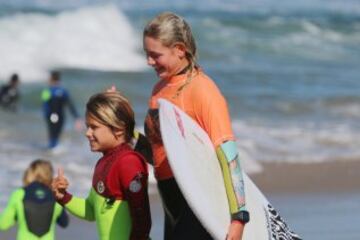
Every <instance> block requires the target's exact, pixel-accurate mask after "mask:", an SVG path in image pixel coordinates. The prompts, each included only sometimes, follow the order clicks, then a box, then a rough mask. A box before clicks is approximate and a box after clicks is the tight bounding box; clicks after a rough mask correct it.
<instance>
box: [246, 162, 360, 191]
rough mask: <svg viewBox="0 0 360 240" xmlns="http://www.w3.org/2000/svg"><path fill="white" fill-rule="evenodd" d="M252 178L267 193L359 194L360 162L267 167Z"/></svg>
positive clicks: (266, 165)
mask: <svg viewBox="0 0 360 240" xmlns="http://www.w3.org/2000/svg"><path fill="white" fill-rule="evenodd" d="M263 167H264V171H263V172H261V173H259V174H254V175H251V178H252V180H253V181H254V182H255V183H256V185H257V186H258V187H259V188H260V189H261V190H262V191H263V192H264V193H320V192H321V193H326V192H339V193H341V192H353V191H357V192H359V191H360V160H358V161H355V160H354V161H342V162H339V161H338V162H329V163H311V164H288V163H272V164H264V165H263Z"/></svg>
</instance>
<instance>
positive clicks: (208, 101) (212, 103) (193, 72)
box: [143, 12, 249, 240]
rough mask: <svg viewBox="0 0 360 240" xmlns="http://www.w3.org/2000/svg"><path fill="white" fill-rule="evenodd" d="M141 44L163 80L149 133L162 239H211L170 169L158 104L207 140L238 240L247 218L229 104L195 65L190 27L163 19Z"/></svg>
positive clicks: (232, 238)
mask: <svg viewBox="0 0 360 240" xmlns="http://www.w3.org/2000/svg"><path fill="white" fill-rule="evenodd" d="M143 44H144V51H145V53H146V59H147V63H148V65H150V66H151V67H152V68H154V70H155V71H156V74H157V76H158V77H159V81H158V82H157V83H156V84H155V86H154V88H153V91H152V95H151V97H150V101H149V110H148V114H147V116H146V119H145V133H146V136H147V137H148V139H149V141H150V143H151V147H152V151H153V160H154V172H155V177H156V179H157V183H158V189H159V192H160V195H161V199H162V202H163V207H164V212H165V233H164V239H166V240H178V239H179V240H180V239H181V240H183V239H187V240H189V239H193V240H198V239H202V240H205V239H212V237H211V236H210V234H209V233H208V232H207V231H206V230H205V229H204V227H203V226H202V224H201V223H200V222H199V220H198V219H197V217H196V216H195V215H194V213H193V211H192V210H191V208H190V207H189V205H188V203H187V202H186V200H185V198H184V196H183V194H182V193H181V191H180V189H179V187H178V184H177V182H176V179H175V178H174V175H173V172H172V170H171V167H170V165H169V162H168V159H167V156H166V152H165V149H164V145H163V142H162V139H161V134H160V127H159V114H158V102H157V100H158V99H159V98H164V99H167V100H169V101H170V102H172V103H173V104H175V105H177V106H178V107H179V108H181V109H182V110H183V111H184V112H186V113H187V114H188V115H189V116H191V117H192V118H193V119H194V120H195V121H196V122H197V123H198V124H199V125H200V126H201V127H202V128H203V129H204V130H205V131H206V132H207V134H208V135H209V137H210V139H211V141H212V143H213V145H214V146H215V148H216V151H217V156H218V159H219V163H220V165H221V168H222V171H223V177H224V184H225V187H226V191H227V196H228V201H229V206H230V209H229V211H230V214H231V219H232V221H231V224H230V226H229V228H228V234H227V240H240V239H241V238H242V234H243V230H244V226H245V224H246V223H247V222H248V221H249V213H248V211H247V210H246V206H245V192H244V181H243V177H242V172H241V166H240V160H239V158H238V153H237V147H236V143H235V136H234V134H233V131H232V128H231V120H230V116H229V111H228V107H227V103H226V100H225V98H224V97H223V95H222V94H221V92H220V90H219V89H218V87H217V86H216V85H215V83H214V82H213V80H211V79H210V78H209V77H208V76H207V75H206V74H205V73H204V72H203V70H202V69H201V68H200V67H199V66H198V65H197V63H196V55H197V52H196V44H195V40H194V38H193V35H192V32H191V29H190V26H189V24H188V23H187V22H186V21H185V20H184V19H183V18H182V17H180V16H178V15H176V14H174V13H170V12H164V13H161V14H159V15H158V16H156V17H155V18H154V19H152V20H151V21H150V22H149V23H148V24H147V25H146V26H145V28H144V32H143ZM204 197H206V196H204Z"/></svg>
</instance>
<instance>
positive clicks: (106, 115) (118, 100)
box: [86, 92, 135, 142]
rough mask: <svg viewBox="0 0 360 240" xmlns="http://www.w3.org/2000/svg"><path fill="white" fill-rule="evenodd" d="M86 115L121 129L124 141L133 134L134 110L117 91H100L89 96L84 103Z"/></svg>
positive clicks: (111, 127)
mask: <svg viewBox="0 0 360 240" xmlns="http://www.w3.org/2000/svg"><path fill="white" fill-rule="evenodd" d="M86 115H88V116H90V117H92V118H94V119H96V121H98V122H100V123H101V124H104V125H105V126H108V127H109V128H110V129H112V130H120V131H123V132H124V136H125V142H130V141H131V139H132V138H133V136H134V128H135V117H134V111H133V110H132V108H131V106H130V103H129V101H128V100H127V99H126V98H125V97H124V96H122V95H121V94H120V93H119V92H102V93H98V94H95V95H93V96H91V97H90V99H89V101H88V102H87V104H86Z"/></svg>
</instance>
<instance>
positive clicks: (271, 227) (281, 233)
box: [264, 203, 301, 240]
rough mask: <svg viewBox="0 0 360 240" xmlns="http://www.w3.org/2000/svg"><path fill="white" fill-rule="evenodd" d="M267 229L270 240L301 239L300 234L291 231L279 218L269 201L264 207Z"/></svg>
mask: <svg viewBox="0 0 360 240" xmlns="http://www.w3.org/2000/svg"><path fill="white" fill-rule="evenodd" d="M264 211H265V215H266V220H267V229H268V231H269V235H270V238H269V239H271V240H301V238H300V236H299V235H297V234H296V233H294V232H292V231H291V230H290V229H289V227H288V226H287V224H286V223H285V221H284V220H283V219H282V218H281V216H280V214H279V213H278V212H277V211H276V209H275V208H274V207H273V206H271V205H270V204H269V203H268V205H267V208H264Z"/></svg>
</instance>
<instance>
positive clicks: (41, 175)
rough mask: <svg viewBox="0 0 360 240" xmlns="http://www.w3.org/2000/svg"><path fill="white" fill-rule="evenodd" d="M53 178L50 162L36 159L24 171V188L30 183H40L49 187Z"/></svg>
mask: <svg viewBox="0 0 360 240" xmlns="http://www.w3.org/2000/svg"><path fill="white" fill-rule="evenodd" d="M52 178H53V167H52V165H51V163H50V161H47V160H43V159H37V160H35V161H33V162H31V163H30V166H29V167H28V168H27V169H26V170H25V172H24V176H23V184H24V186H27V185H29V184H30V183H32V182H35V181H36V182H40V183H42V184H44V185H46V186H50V185H51V181H52Z"/></svg>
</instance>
